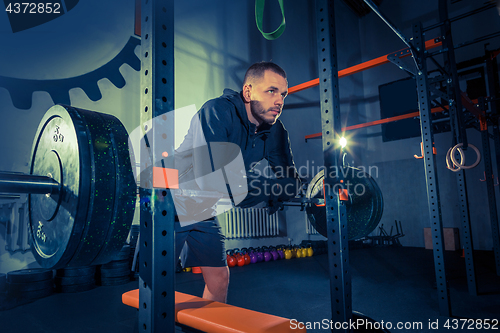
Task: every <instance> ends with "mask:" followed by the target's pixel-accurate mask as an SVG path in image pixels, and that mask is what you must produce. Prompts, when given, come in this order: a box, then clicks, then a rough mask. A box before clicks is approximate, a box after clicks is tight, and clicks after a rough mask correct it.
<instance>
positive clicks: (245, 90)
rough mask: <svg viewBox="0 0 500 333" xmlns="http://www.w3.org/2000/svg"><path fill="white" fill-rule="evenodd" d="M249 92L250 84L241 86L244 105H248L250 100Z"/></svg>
mask: <svg viewBox="0 0 500 333" xmlns="http://www.w3.org/2000/svg"><path fill="white" fill-rule="evenodd" d="M251 90H252V85H251V84H250V83H247V84H245V85H244V86H243V99H244V101H245V103H250V101H251V98H250V95H251Z"/></svg>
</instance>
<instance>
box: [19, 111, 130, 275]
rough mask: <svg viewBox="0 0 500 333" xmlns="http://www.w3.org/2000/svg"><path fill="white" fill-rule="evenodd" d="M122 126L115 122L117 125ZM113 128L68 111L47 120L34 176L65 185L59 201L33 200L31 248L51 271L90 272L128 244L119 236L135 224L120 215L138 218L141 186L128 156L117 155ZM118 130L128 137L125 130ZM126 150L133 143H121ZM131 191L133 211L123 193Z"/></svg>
mask: <svg viewBox="0 0 500 333" xmlns="http://www.w3.org/2000/svg"><path fill="white" fill-rule="evenodd" d="M117 123H119V121H118V120H117V119H116V118H115V121H114V122H113V124H112V125H115V124H117ZM112 125H110V124H107V123H103V118H102V117H101V116H100V114H98V113H96V112H92V111H86V110H80V109H76V108H72V107H69V106H64V105H56V106H54V107H52V108H50V109H49V110H48V111H47V112H46V114H45V115H44V117H43V118H42V121H41V123H40V125H39V127H38V130H37V133H36V135H35V141H34V144H33V148H32V161H31V173H32V174H38V175H40V174H41V175H47V174H50V175H52V177H54V178H55V179H56V180H58V181H59V182H60V183H61V184H62V191H61V195H59V196H55V195H51V196H46V195H35V194H32V195H30V196H29V207H30V243H31V245H32V251H33V254H34V256H35V258H36V260H37V261H38V262H39V264H40V265H41V266H43V267H45V268H49V267H50V268H62V267H65V266H68V265H69V266H86V265H90V264H91V263H92V262H93V261H94V260H95V259H96V258H102V257H108V258H107V259H108V261H109V260H111V259H112V258H113V256H114V255H115V254H116V253H118V252H119V249H120V248H121V246H122V245H123V243H124V241H125V238H126V236H125V237H123V236H121V234H120V233H119V232H115V231H114V230H115V229H120V230H122V229H123V230H126V232H128V229H129V227H130V224H131V219H130V223H129V222H128V221H127V220H126V219H122V220H119V221H118V222H117V218H116V210H123V209H127V210H130V211H132V214H131V215H132V216H133V209H134V208H135V191H136V185H135V181H134V180H133V173H132V171H131V165H130V163H125V162H126V161H125V160H126V158H127V157H128V156H127V157H123V156H122V155H123V152H121V153H120V154H121V155H120V156H117V155H116V152H115V151H116V148H115V146H116V143H115V142H114V141H115V137H119V136H113V137H112V133H111V132H112V131H110V129H109V127H110V126H112ZM120 125H121V124H120ZM117 127H118V128H117V129H116V131H118V132H120V133H121V132H124V133H122V137H123V136H125V137H126V136H127V134H126V131H125V129H124V128H123V125H121V127H120V126H117ZM122 137H119V138H122ZM125 145H127V140H125V141H124V142H122V143H120V146H121V147H123V146H125ZM122 150H123V149H122ZM117 161H118V162H120V163H121V162H123V164H125V166H121V165H120V166H118V165H117ZM128 161H129V162H130V158H128ZM127 164H128V166H127ZM116 170H120V173H117V171H116ZM127 170H129V171H130V172H129V173H128V174H127ZM58 172H59V173H58ZM129 187H133V188H134V190H133V192H134V197H133V201H134V204H133V205H132V209H130V207H129V206H130V205H129V203H128V201H127V200H123V197H124V194H121V193H119V192H118V191H120V190H122V191H124V192H125V193H128V192H130V191H132V190H127V189H128V188H129ZM117 197H118V199H116V198H117ZM117 207H119V208H117ZM113 224H119V225H120V226H119V227H111V225H113ZM110 230H111V231H110ZM122 233H123V232H122Z"/></svg>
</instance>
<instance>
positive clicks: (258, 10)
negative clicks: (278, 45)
mask: <svg viewBox="0 0 500 333" xmlns="http://www.w3.org/2000/svg"><path fill="white" fill-rule="evenodd" d="M278 3H279V5H280V8H281V15H282V16H283V21H281V24H280V26H279V27H278V29H276V30H274V31H273V32H264V31H262V17H263V16H264V5H265V4H266V0H255V21H256V22H257V29H259V31H260V33H261V34H262V36H264V38H265V39H268V40H274V39H276V38H278V37H279V36H281V34H282V33H283V32H284V31H285V10H284V9H283V0H278Z"/></svg>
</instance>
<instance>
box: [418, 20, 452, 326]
mask: <svg viewBox="0 0 500 333" xmlns="http://www.w3.org/2000/svg"><path fill="white" fill-rule="evenodd" d="M413 41H414V43H415V47H416V50H417V54H416V61H417V64H418V66H419V69H420V73H418V75H417V77H416V81H417V87H416V88H417V96H418V107H419V111H420V130H421V135H422V143H423V147H424V149H423V150H424V151H423V156H424V171H425V181H426V185H427V202H428V207H429V217H430V221H431V233H432V245H433V254H434V267H435V271H436V284H437V289H438V302H439V312H440V314H441V315H443V316H446V317H450V315H451V305H450V295H449V290H448V281H447V279H446V270H445V264H444V246H443V244H444V239H443V221H442V216H441V203H440V198H439V186H438V177H437V176H438V175H437V170H436V161H435V160H436V158H435V155H434V154H433V151H432V146H433V142H434V134H433V131H432V118H431V108H430V101H429V86H428V82H427V61H426V54H425V47H424V40H423V31H422V24H421V23H417V24H414V25H413Z"/></svg>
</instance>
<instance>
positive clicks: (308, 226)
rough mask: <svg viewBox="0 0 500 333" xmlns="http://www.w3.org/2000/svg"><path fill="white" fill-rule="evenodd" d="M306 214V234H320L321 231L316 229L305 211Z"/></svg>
mask: <svg viewBox="0 0 500 333" xmlns="http://www.w3.org/2000/svg"><path fill="white" fill-rule="evenodd" d="M304 216H305V220H306V234H308V235H319V232H318V231H316V228H314V226H313V225H312V224H311V222H310V221H309V219H308V218H307V213H306V212H305V211H304Z"/></svg>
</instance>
